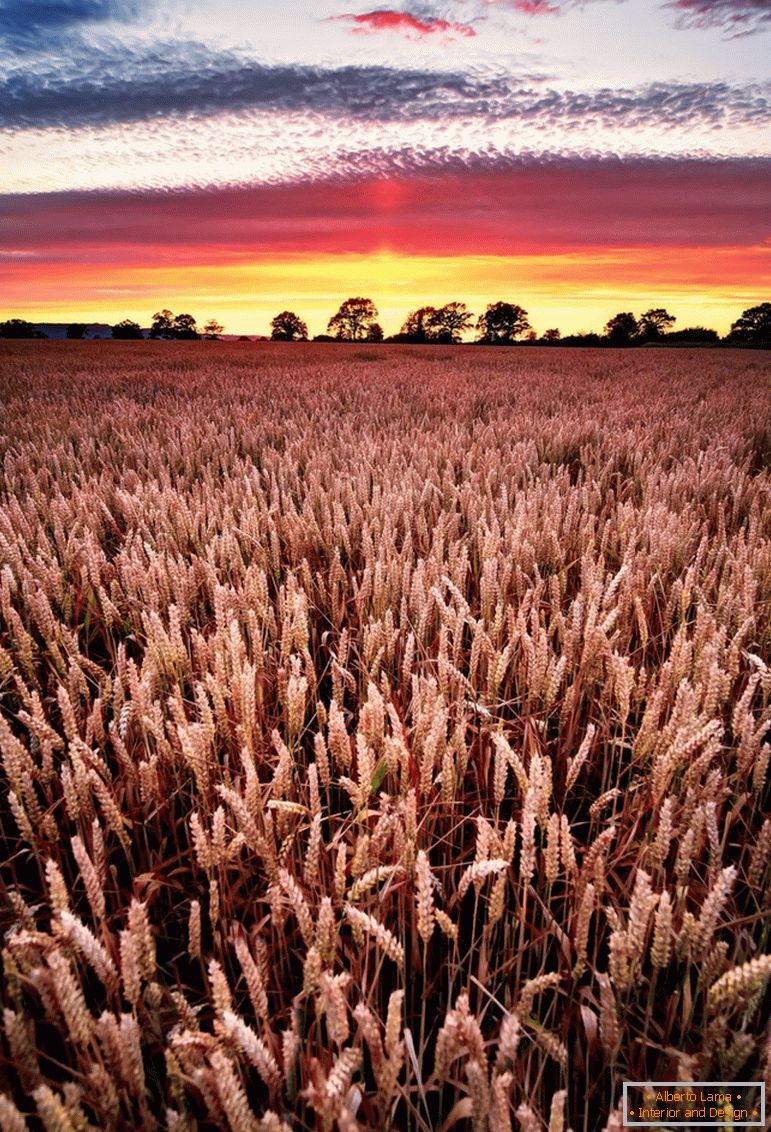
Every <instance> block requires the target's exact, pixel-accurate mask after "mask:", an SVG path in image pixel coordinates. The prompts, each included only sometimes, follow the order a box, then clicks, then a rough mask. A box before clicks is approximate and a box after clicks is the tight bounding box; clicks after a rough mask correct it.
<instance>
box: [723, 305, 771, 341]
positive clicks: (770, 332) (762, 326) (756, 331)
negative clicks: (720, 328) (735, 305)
mask: <svg viewBox="0 0 771 1132" xmlns="http://www.w3.org/2000/svg"><path fill="white" fill-rule="evenodd" d="M728 341H729V342H742V343H744V344H745V345H747V346H760V347H763V348H765V349H768V347H770V346H771V303H760V304H759V305H758V306H757V307H748V308H747V310H746V311H744V312H743V313H742V316H741V318H737V320H736V322H733V323H731V333H730V334H729V335H728Z"/></svg>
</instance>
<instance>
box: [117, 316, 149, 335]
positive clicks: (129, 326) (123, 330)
mask: <svg viewBox="0 0 771 1132" xmlns="http://www.w3.org/2000/svg"><path fill="white" fill-rule="evenodd" d="M112 336H113V338H126V339H134V340H136V339H139V338H144V334H143V333H142V328H141V326H140V325H139V323H138V322H132V321H131V319H130V318H124V320H123V322H118V323H116V325H115V326H113V328H112Z"/></svg>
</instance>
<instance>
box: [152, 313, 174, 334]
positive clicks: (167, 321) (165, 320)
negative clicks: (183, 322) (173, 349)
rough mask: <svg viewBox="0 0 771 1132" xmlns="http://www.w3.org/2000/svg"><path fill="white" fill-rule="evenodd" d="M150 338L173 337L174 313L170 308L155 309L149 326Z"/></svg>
mask: <svg viewBox="0 0 771 1132" xmlns="http://www.w3.org/2000/svg"><path fill="white" fill-rule="evenodd" d="M150 337H151V338H173V337H174V315H173V313H172V312H171V311H170V310H167V309H165V308H164V310H162V311H156V312H155V314H154V315H153V323H152V326H151V327H150Z"/></svg>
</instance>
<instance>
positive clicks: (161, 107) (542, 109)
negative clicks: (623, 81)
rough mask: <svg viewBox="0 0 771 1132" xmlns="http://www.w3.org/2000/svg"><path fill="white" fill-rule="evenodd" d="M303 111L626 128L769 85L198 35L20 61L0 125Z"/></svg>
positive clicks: (740, 100) (732, 107)
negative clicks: (352, 57) (428, 62)
mask: <svg viewBox="0 0 771 1132" xmlns="http://www.w3.org/2000/svg"><path fill="white" fill-rule="evenodd" d="M250 110H251V111H255V110H256V111H265V112H284V113H293V112H310V113H313V114H315V115H324V116H329V117H333V118H338V119H343V120H345V119H349V120H360V121H370V122H415V121H427V122H435V123H441V122H443V121H452V120H462V119H486V120H488V121H507V120H511V121H513V122H515V121H522V122H528V123H532V124H543V125H544V126H549V125H558V126H562V125H564V126H567V127H570V126H571V125H572V124H581V125H582V126H586V125H587V124H592V123H595V124H596V125H598V126H610V127H620V128H630V129H645V128H647V127H651V126H655V127H656V128H659V129H661V128H669V127H675V128H677V127H679V128H682V127H688V126H696V125H699V126H702V127H704V126H706V127H708V128H712V127H714V128H723V129H725V128H731V127H737V126H741V125H752V126H755V127H758V126H762V125H764V124H765V123H767V122H768V121H769V120H770V119H771V87H770V86H769V84H750V85H747V86H738V85H732V84H729V83H725V82H711V83H682V82H656V83H649V84H645V85H641V86H638V87H634V88H631V89H613V88H604V89H599V90H590V91H571V90H561V89H556V88H553V87H549V86H548V85H546V84H545V83H544V82H542V81H539V80H537V79H534V78H533V77H532V76H520V77H516V76H515V77H512V76H510V75H502V74H494V73H489V72H484V73H483V72H467V73H466V72H461V71H457V72H445V71H441V72H440V71H431V70H420V69H402V68H396V67H387V66H381V65H366V66H343V67H336V68H335V67H314V66H309V65H304V64H302V65H301V64H297V65H278V66H275V65H268V64H265V63H261V62H258V61H255V60H253V59H250V58H247V57H241V56H239V55H236V54H234V53H229V52H215V51H211V50H210V49H208V48H206V47H204V46H203V45H200V44H187V45H178V44H177V45H174V46H169V47H168V48H166V47H159V48H156V49H155V50H151V51H149V52H142V53H139V52H132V51H130V50H129V49H126V48H122V49H121V50H120V51H109V50H102V51H97V50H94V49H92V50H89V51H87V52H85V51H84V53H83V55H82V58H80V57H78V54H77V53H74V54H72V55H71V58H70V62H69V64H68V65H67V67H66V69H65V68H62V67H61V65H57V67H56V68H54V67H46V66H45V65H37V64H36V65H33V66H27V67H25V66H24V65H23V64H22V65H17V66H16V67H14V68H12V69H11V70H10V71H9V72H8V73H7V74H6V75H5V77H4V78H3V79H2V80H0V128H2V129H6V130H16V129H35V128H38V129H39V128H46V127H65V128H76V127H79V126H97V127H99V126H110V125H113V124H121V123H126V122H133V121H143V120H147V119H157V118H159V117H164V116H165V117H205V116H210V115H214V114H220V113H238V112H239V111H250Z"/></svg>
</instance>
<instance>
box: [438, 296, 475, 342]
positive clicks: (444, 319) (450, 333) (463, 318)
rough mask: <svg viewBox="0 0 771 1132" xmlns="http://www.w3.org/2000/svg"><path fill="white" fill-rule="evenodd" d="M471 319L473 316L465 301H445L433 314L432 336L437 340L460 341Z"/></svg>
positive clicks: (468, 327) (472, 319)
mask: <svg viewBox="0 0 771 1132" xmlns="http://www.w3.org/2000/svg"><path fill="white" fill-rule="evenodd" d="M473 321H474V316H473V314H472V313H471V311H470V310H469V309H468V307H467V306H466V304H465V303H455V302H454V303H445V305H444V306H443V307H439V309H438V310H437V312H436V314H435V315H434V319H433V331H434V337H435V339H436V341H437V342H460V340H461V336H462V335H463V334H464V333H465V331H467V330H469V329H470V327H471V324H472V322H473Z"/></svg>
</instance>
